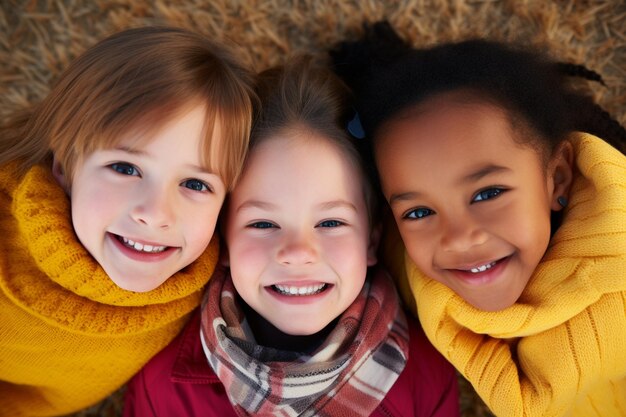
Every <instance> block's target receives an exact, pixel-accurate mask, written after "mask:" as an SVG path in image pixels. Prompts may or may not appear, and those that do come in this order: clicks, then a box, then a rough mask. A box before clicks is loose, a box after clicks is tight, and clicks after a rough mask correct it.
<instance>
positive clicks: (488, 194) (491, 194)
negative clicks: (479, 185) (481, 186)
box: [472, 188, 504, 203]
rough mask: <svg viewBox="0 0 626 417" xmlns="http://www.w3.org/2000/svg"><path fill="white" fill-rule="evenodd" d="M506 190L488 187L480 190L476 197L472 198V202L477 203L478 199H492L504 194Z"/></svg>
mask: <svg viewBox="0 0 626 417" xmlns="http://www.w3.org/2000/svg"><path fill="white" fill-rule="evenodd" d="M503 192H504V190H503V189H502V188H487V189H486V190H482V191H479V192H478V193H477V194H476V195H475V196H474V198H472V203H476V202H478V201H485V200H491V199H492V198H495V197H497V196H499V195H500V194H502V193H503Z"/></svg>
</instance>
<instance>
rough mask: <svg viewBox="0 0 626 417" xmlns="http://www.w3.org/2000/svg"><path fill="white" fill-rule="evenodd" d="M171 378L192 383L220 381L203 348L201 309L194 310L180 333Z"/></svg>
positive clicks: (175, 380)
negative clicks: (201, 339)
mask: <svg viewBox="0 0 626 417" xmlns="http://www.w3.org/2000/svg"><path fill="white" fill-rule="evenodd" d="M171 378H172V381H174V382H183V383H191V384H207V383H210V384H213V383H219V382H220V380H219V378H218V377H217V375H215V372H213V369H212V368H211V366H210V365H209V362H208V360H207V358H206V355H205V354H204V350H203V349H202V342H201V341H200V310H199V309H197V310H196V311H194V313H193V315H192V316H191V320H190V321H189V323H188V324H187V326H185V329H184V330H183V333H182V334H181V335H180V340H179V343H178V348H177V352H176V359H175V361H174V366H173V367H172V374H171Z"/></svg>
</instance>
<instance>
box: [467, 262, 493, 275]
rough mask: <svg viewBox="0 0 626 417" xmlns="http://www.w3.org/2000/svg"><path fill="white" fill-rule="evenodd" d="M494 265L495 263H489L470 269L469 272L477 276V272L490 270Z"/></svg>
mask: <svg viewBox="0 0 626 417" xmlns="http://www.w3.org/2000/svg"><path fill="white" fill-rule="evenodd" d="M495 264H496V263H495V262H490V263H488V264H485V265H481V266H477V267H476V268H472V269H470V271H471V272H472V273H474V274H477V273H479V272H485V271H486V270H488V269H490V268H491V267H492V266H494V265H495Z"/></svg>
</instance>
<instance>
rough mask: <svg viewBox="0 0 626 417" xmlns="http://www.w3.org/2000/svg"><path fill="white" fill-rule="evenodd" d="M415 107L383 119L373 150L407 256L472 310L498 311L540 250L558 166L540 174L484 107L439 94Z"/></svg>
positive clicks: (528, 148) (540, 166) (539, 161)
mask: <svg viewBox="0 0 626 417" xmlns="http://www.w3.org/2000/svg"><path fill="white" fill-rule="evenodd" d="M420 109H425V110H424V111H422V112H415V113H413V114H411V115H410V116H407V117H405V118H399V119H396V120H394V121H392V122H390V123H389V124H388V125H387V126H386V128H385V129H384V130H383V133H382V134H381V135H380V138H379V141H378V143H377V145H376V161H377V166H378V170H379V173H380V177H381V183H382V187H383V191H384V194H385V197H386V199H387V201H388V202H389V203H390V206H391V208H392V211H393V215H394V218H395V220H396V223H397V225H398V228H399V231H400V234H401V236H402V239H403V241H404V243H405V246H406V249H407V252H408V254H409V256H410V257H411V259H412V260H413V262H415V264H416V266H417V267H418V268H419V269H420V270H421V271H422V272H423V273H425V274H426V275H427V276H429V277H430V278H432V279H434V280H436V281H439V282H440V283H442V284H444V285H446V286H448V287H449V288H450V289H452V290H453V291H454V292H456V293H457V294H458V295H460V296H461V297H462V298H464V299H465V300H466V301H467V302H468V303H470V304H472V305H473V306H474V307H476V308H479V309H482V310H488V311H495V310H500V309H503V308H506V307H508V306H510V305H512V304H513V303H515V302H516V300H517V299H518V298H519V297H520V295H521V293H522V291H523V290H524V287H525V286H526V284H527V283H528V281H529V280H530V277H531V275H532V273H533V271H534V270H535V268H536V267H537V265H538V263H539V262H540V260H541V258H542V256H543V255H544V252H545V251H546V248H547V246H548V242H549V239H550V212H551V209H552V210H556V209H559V208H560V207H559V206H558V204H557V203H556V198H557V197H558V196H559V195H562V194H558V192H560V189H556V190H555V182H554V175H553V173H554V172H555V171H556V170H557V169H556V168H555V167H558V166H560V165H559V163H557V161H560V160H559V159H558V158H555V159H553V160H551V161H550V162H548V164H547V167H546V164H545V163H544V162H543V158H542V153H540V152H539V151H537V150H535V149H534V148H533V146H532V145H530V144H528V145H523V144H519V143H518V142H516V141H515V140H514V137H513V134H512V127H511V123H510V122H509V119H508V118H507V115H506V113H505V112H504V111H503V110H500V109H498V108H496V107H494V106H493V105H490V104H487V103H485V102H482V103H481V102H476V101H474V102H473V103H467V102H466V103H464V102H462V101H459V100H450V99H449V98H446V96H442V97H439V98H435V99H431V100H430V101H429V102H427V103H425V104H424V105H422V106H420ZM518 134H520V135H521V134H522V133H518ZM559 187H560V186H559Z"/></svg>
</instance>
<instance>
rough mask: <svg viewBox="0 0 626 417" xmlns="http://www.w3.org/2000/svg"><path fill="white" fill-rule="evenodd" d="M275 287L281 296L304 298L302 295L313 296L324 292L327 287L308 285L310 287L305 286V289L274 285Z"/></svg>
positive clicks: (324, 285) (323, 285)
mask: <svg viewBox="0 0 626 417" xmlns="http://www.w3.org/2000/svg"><path fill="white" fill-rule="evenodd" d="M273 287H274V288H275V289H276V290H277V291H278V292H279V293H281V294H283V295H297V296H302V295H313V294H317V293H318V292H320V291H322V290H323V289H324V288H325V287H326V284H318V285H308V286H304V287H295V286H291V285H279V284H276V285H273Z"/></svg>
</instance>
